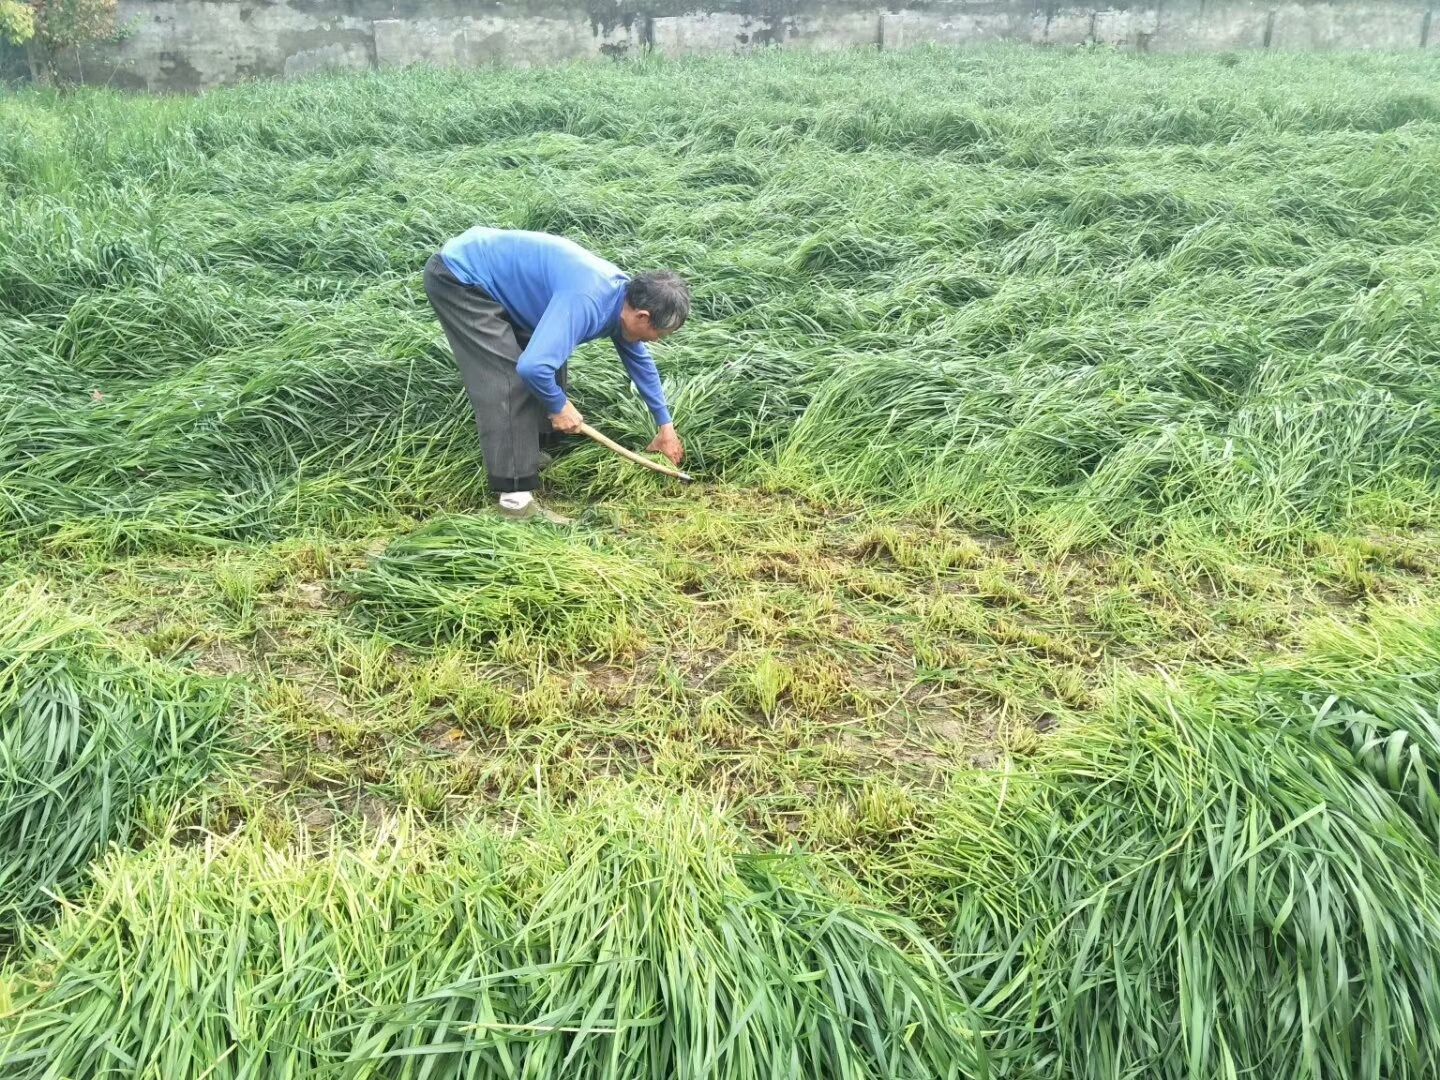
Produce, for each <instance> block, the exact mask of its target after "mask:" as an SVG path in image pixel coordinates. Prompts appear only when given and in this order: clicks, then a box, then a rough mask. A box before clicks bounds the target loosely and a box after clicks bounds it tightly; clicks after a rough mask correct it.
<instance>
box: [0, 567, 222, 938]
mask: <svg viewBox="0 0 1440 1080" xmlns="http://www.w3.org/2000/svg"><path fill="white" fill-rule="evenodd" d="M227 697H228V695H227V693H226V692H225V690H224V688H223V687H221V686H219V685H217V684H212V683H207V682H205V681H202V680H199V679H196V678H194V677H190V676H181V675H178V674H176V673H173V672H167V671H165V670H164V669H163V668H161V666H160V665H158V664H143V663H137V662H136V661H135V660H134V659H133V658H128V657H124V656H122V655H118V654H116V653H115V652H114V651H113V650H112V649H110V648H108V647H107V645H106V643H105V641H104V639H103V637H102V636H101V634H100V633H99V632H98V630H97V628H96V627H95V626H93V625H92V624H91V623H89V622H88V621H86V620H84V619H80V618H77V617H76V616H74V615H72V614H69V613H67V612H65V611H64V610H57V609H56V607H55V603H54V600H53V598H51V597H47V596H45V595H44V594H42V593H36V592H30V591H27V590H24V589H22V588H12V589H10V590H8V591H6V592H4V593H0V935H5V934H7V933H9V932H12V931H14V930H15V928H16V926H17V925H18V924H19V923H20V922H22V921H23V920H25V919H27V918H28V919H36V918H40V917H43V916H44V915H46V914H47V913H48V912H49V911H51V910H52V909H53V907H54V895H55V894H56V893H57V892H62V893H69V892H73V891H75V890H76V889H78V888H79V887H80V886H81V885H82V883H83V882H84V880H85V876H86V872H87V868H88V867H89V865H90V862H91V860H93V859H95V858H96V857H97V856H98V855H99V854H100V853H101V852H103V850H104V849H105V848H106V846H107V845H109V844H112V843H119V844H125V843H128V842H129V840H130V839H131V837H132V836H133V835H134V834H135V833H136V832H137V830H138V829H139V828H140V827H141V826H142V824H143V823H145V822H146V821H147V816H148V815H155V814H158V815H159V816H160V820H161V822H163V817H164V815H165V813H166V812H167V810H166V807H167V806H168V804H170V803H173V802H174V801H175V800H176V799H178V798H180V797H182V796H184V795H185V794H186V793H187V792H189V791H191V790H193V789H194V788H195V787H196V785H197V784H198V783H199V782H200V781H201V780H203V779H204V778H205V777H206V774H207V773H208V772H209V771H210V769H211V768H213V767H214V765H215V764H216V759H215V757H214V756H213V753H214V751H215V750H216V748H217V746H218V744H219V743H220V742H221V734H222V730H223V728H222V724H221V718H222V716H223V714H224V712H225V706H226V702H227ZM150 823H151V824H152V825H154V824H158V823H157V822H154V821H151V822H150Z"/></svg>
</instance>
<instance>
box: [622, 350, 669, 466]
mask: <svg viewBox="0 0 1440 1080" xmlns="http://www.w3.org/2000/svg"><path fill="white" fill-rule="evenodd" d="M615 351H616V352H617V353H619V354H620V360H621V362H622V363H624V365H625V370H626V372H628V373H629V375H630V381H631V382H633V383H634V384H635V389H636V390H638V391H640V396H641V397H642V398H644V399H645V404H646V405H648V406H649V407H650V415H651V416H653V417H654V418H655V426H656V427H658V428H659V429H660V431H659V434H657V435H656V436H655V439H654V441H652V442H651V443H650V445H649V446H647V447H646V448H645V449H646V450H650V451H657V452H659V453H661V454H664V455H665V456H666V457H668V458H669V459H670V460H671V461H673V462H674V463H675V464H676V465H679V464H680V463H681V462H683V461H684V460H685V446H684V444H683V443H681V442H680V436H678V435H676V434H675V425H674V423H673V422H672V421H671V417H670V406H669V404H668V403H667V402H666V401H665V390H664V388H663V387H661V385H660V371H659V369H657V368H656V367H655V358H654V357H653V356H651V355H650V350H649V349H647V348H646V347H645V345H644V343H643V342H639V341H626V340H625V339H624V338H622V337H617V338H615Z"/></svg>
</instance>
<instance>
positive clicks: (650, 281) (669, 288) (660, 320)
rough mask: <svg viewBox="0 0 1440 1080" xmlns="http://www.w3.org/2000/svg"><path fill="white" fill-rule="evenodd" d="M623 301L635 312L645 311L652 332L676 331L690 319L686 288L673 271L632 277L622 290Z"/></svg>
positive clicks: (688, 287)
mask: <svg viewBox="0 0 1440 1080" xmlns="http://www.w3.org/2000/svg"><path fill="white" fill-rule="evenodd" d="M625 299H626V300H627V301H629V303H630V306H631V307H632V308H634V309H635V310H636V311H648V312H649V313H650V323H651V325H652V326H654V327H655V329H656V330H663V331H665V332H666V333H669V332H670V331H671V330H676V329H678V328H679V327H680V325H681V324H682V323H684V322H685V320H686V318H687V317H688V316H689V315H690V286H689V285H687V284H685V279H684V278H682V277H681V276H680V275H679V274H677V273H675V272H674V271H673V270H648V271H646V272H645V273H643V274H636V275H635V276H634V277H633V278H631V279H630V284H629V285H627V286H626V287H625Z"/></svg>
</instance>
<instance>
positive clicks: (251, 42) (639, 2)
mask: <svg viewBox="0 0 1440 1080" xmlns="http://www.w3.org/2000/svg"><path fill="white" fill-rule="evenodd" d="M1121 2H1122V3H1124V0H1121ZM1432 5H1433V7H1434V9H1436V10H1440V0H1328V2H1326V0H1310V2H1300V0H1288V2H1287V0H1137V2H1135V3H1133V4H1125V6H1105V7H1102V6H1096V5H1095V4H1094V3H1093V2H1092V3H1086V2H1084V0H1073V2H1069V3H1066V2H1062V0H893V3H890V4H882V3H876V2H875V0H510V2H504V0H329V2H325V0H120V16H121V21H122V23H123V24H124V25H125V26H126V27H127V36H126V38H125V39H124V40H123V41H121V42H119V43H118V44H113V45H106V46H100V47H96V48H91V49H89V50H86V52H85V53H84V54H83V55H70V56H67V57H65V58H64V63H63V67H64V68H65V70H66V71H67V72H68V73H69V75H70V76H71V77H72V78H78V79H83V81H85V82H89V83H108V84H111V85H115V86H122V87H131V88H137V89H146V90H175V91H191V90H200V89H205V88H207V87H213V86H220V85H224V84H226V83H233V82H236V81H239V80H242V79H247V78H269V77H296V76H301V75H307V74H310V73H312V72H317V71H337V70H338V71H360V70H366V69H369V68H374V67H395V66H403V65H406V64H417V63H424V64H443V65H458V66H464V67H478V66H482V65H488V64H501V65H517V66H530V65H538V64H549V63H556V62H560V61H564V60H573V59H601V58H605V57H612V58H620V57H623V56H626V55H631V54H634V53H637V52H641V51H645V50H653V51H655V52H659V53H662V54H665V55H667V56H679V55H683V54H687V53H702V52H734V51H746V50H750V49H756V48H766V47H782V48H810V49H835V48H851V47H856V46H868V47H875V48H884V49H892V48H903V47H906V46H912V45H919V44H923V43H927V42H936V43H941V44H946V45H971V44H983V43H987V42H1000V41H1011V42H1026V43H1030V44H1035V45H1057V46H1063V45H1080V44H1086V43H1098V44H1106V45H1114V46H1119V47H1122V48H1134V49H1144V50H1151V51H1179V50H1229V49H1262V48H1275V49H1339V48H1344V49H1414V48H1436V47H1440V17H1436V15H1435V11H1434V10H1432ZM1432 23H1433V24H1435V25H1434V26H1433V28H1432ZM23 72H24V61H23V57H22V56H21V55H20V54H19V53H18V52H17V51H15V50H11V51H10V53H9V54H8V56H5V57H0V76H8V77H18V76H20V75H21V74H23Z"/></svg>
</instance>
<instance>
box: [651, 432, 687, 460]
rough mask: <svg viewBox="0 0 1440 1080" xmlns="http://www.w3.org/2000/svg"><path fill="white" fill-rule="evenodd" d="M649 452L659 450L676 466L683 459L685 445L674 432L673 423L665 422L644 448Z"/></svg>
mask: <svg viewBox="0 0 1440 1080" xmlns="http://www.w3.org/2000/svg"><path fill="white" fill-rule="evenodd" d="M645 449H646V450H648V451H650V452H651V453H655V452H657V451H658V452H659V453H661V454H664V455H665V456H666V457H668V458H669V459H670V461H671V462H672V463H673V464H674V465H675V467H676V468H679V467H680V463H681V462H682V461H684V460H685V445H684V443H682V442H681V441H680V436H679V435H676V434H675V425H674V424H666V425H665V426H664V427H662V428H661V429H660V434H659V435H656V436H655V440H654V441H653V442H652V443H651V444H650V445H649V446H647V447H646V448H645Z"/></svg>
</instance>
